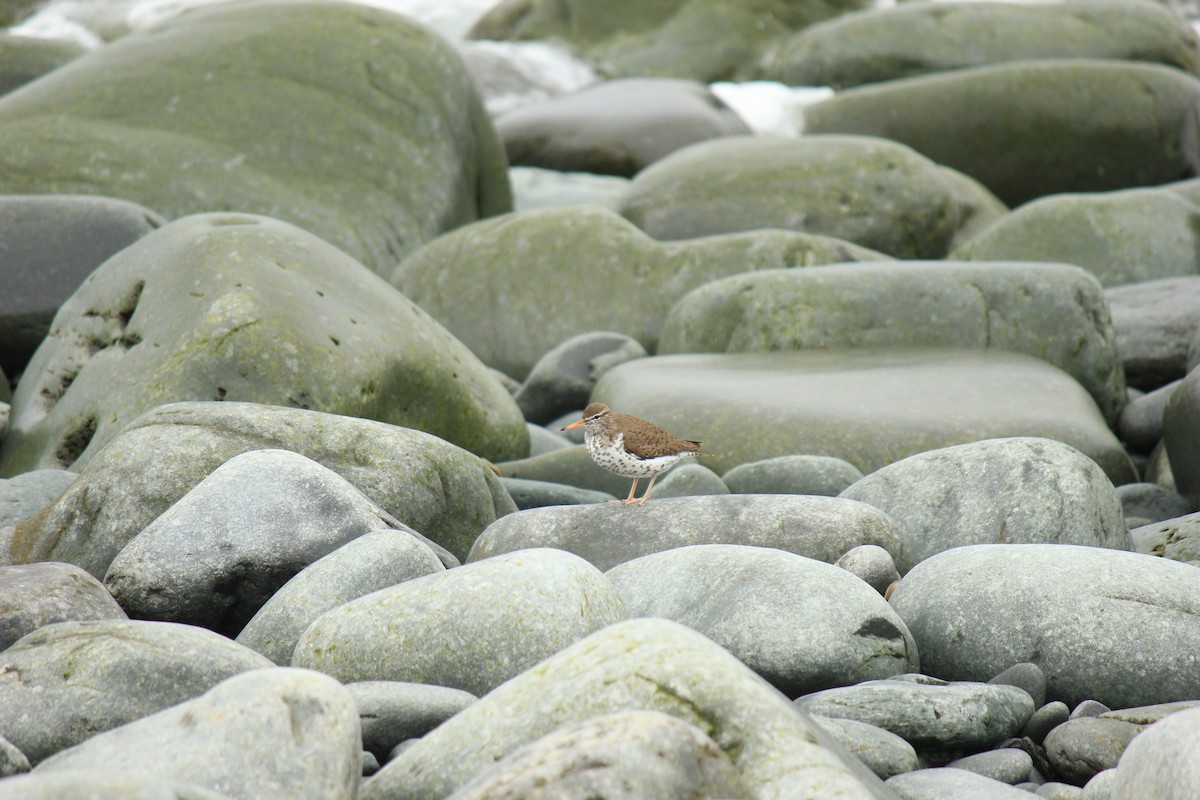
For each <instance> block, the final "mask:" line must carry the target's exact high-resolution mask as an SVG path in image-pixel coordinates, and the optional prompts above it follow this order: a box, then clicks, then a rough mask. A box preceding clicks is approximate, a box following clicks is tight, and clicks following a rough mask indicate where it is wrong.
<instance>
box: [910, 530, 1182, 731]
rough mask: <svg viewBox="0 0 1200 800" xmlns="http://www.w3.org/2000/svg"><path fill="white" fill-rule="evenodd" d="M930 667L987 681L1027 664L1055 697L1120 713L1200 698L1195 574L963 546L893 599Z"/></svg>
mask: <svg viewBox="0 0 1200 800" xmlns="http://www.w3.org/2000/svg"><path fill="white" fill-rule="evenodd" d="M891 603H892V607H893V608H895V609H896V612H897V613H898V614H899V615H900V617H901V618H902V619H903V620H904V621H905V622H906V623H907V624H908V627H909V630H910V631H912V635H913V637H914V638H915V639H916V641H917V647H918V649H919V650H920V653H921V668H922V669H923V670H924V671H926V672H928V673H929V674H931V675H935V676H938V677H940V678H945V679H951V680H972V679H974V680H984V679H987V678H990V677H991V676H993V675H995V674H996V673H997V672H999V671H1000V670H1002V669H1004V668H1006V667H1008V666H1009V665H1011V664H1014V663H1017V662H1022V661H1028V662H1032V663H1034V664H1037V665H1038V666H1039V667H1041V669H1042V672H1043V673H1045V676H1046V696H1047V697H1048V698H1050V699H1052V700H1063V701H1064V702H1066V703H1067V704H1068V705H1074V704H1076V703H1078V702H1080V701H1081V700H1084V699H1095V700H1099V701H1100V702H1102V703H1104V704H1105V705H1106V706H1108V707H1110V708H1122V707H1129V706H1138V705H1147V704H1150V703H1163V702H1170V701H1175V700H1186V699H1193V698H1196V697H1200V675H1198V674H1197V673H1196V672H1194V671H1189V670H1180V669H1178V664H1179V663H1180V659H1185V660H1186V659H1187V658H1188V657H1189V655H1190V654H1191V653H1193V652H1195V651H1196V650H1197V648H1198V647H1200V582H1197V581H1196V568H1195V567H1192V566H1189V565H1187V564H1180V563H1177V562H1174V561H1169V560H1166V559H1162V558H1155V557H1153V556H1147V555H1143V554H1141V553H1127V552H1122V551H1119V550H1106V549H1102V548H1095V547H1080V546H1077V545H1066V544H1007V545H996V544H982V545H970V546H967V547H957V548H954V549H953V550H947V551H946V552H944V553H939V554H938V555H936V556H933V557H932V558H929V559H927V560H925V561H923V562H921V563H920V564H918V565H917V566H916V567H915V568H913V570H912V571H911V572H909V573H908V574H907V575H906V576H905V577H904V579H903V580H901V581H900V585H899V586H898V587H897V588H896V590H895V592H893V593H892V597H891Z"/></svg>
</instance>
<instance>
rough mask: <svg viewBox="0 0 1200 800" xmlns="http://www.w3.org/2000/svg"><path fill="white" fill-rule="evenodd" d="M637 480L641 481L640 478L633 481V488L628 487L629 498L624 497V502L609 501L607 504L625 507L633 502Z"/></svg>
mask: <svg viewBox="0 0 1200 800" xmlns="http://www.w3.org/2000/svg"><path fill="white" fill-rule="evenodd" d="M639 480H641V478H634V479H633V486H630V487H629V497H626V498H625V499H624V500H609V501H608V502H610V503H620V504H621V505H626V506H627V505H629V504H630V503H632V502H633V493H634V492H636V491H637V484H638V481H639Z"/></svg>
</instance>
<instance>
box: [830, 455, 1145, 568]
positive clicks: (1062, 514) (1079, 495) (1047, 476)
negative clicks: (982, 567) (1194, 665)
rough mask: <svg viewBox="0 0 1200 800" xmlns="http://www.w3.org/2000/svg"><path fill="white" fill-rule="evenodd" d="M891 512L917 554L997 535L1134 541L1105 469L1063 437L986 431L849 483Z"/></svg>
mask: <svg viewBox="0 0 1200 800" xmlns="http://www.w3.org/2000/svg"><path fill="white" fill-rule="evenodd" d="M841 496H842V497H845V498H848V499H850V500H857V501H859V502H862V503H868V504H870V505H873V506H875V507H876V508H878V509H881V510H882V511H885V512H887V514H888V515H890V516H891V517H892V518H893V519H895V520H896V522H897V523H898V524H899V525H900V527H901V528H902V529H903V530H904V533H905V536H906V538H907V540H908V544H909V548H910V550H911V551H912V554H913V558H914V559H915V560H916V561H917V562H920V561H923V560H925V559H926V558H929V557H930V556H932V555H935V554H937V553H940V552H943V551H945V550H949V549H951V548H954V547H961V546H963V545H975V544H990V543H1021V544H1027V543H1056V544H1078V545H1087V546H1091V547H1110V548H1116V549H1121V550H1128V549H1130V548H1131V542H1130V539H1129V533H1128V531H1127V530H1126V528H1125V519H1124V517H1123V516H1122V512H1121V501H1120V499H1119V497H1118V496H1117V494H1116V492H1115V490H1114V489H1113V486H1112V483H1111V482H1110V481H1109V479H1108V478H1107V477H1106V476H1105V474H1104V472H1103V470H1101V469H1100V467H1099V466H1098V465H1097V464H1096V463H1095V462H1094V461H1093V460H1092V459H1090V458H1088V457H1087V456H1085V455H1084V454H1083V453H1080V452H1079V451H1078V450H1076V449H1074V448H1073V447H1071V446H1069V445H1067V444H1064V443H1062V442H1057V441H1053V440H1050V439H1040V438H1026V437H1022V438H1011V439H987V440H985V441H981V442H972V443H970V444H962V445H957V446H955V447H946V448H942V449H938V450H930V451H928V452H925V453H918V454H917V455H914V456H909V457H908V458H906V459H903V460H901V461H897V462H896V463H894V464H889V465H888V466H886V467H883V468H881V469H879V470H876V471H875V472H872V473H871V474H870V475H867V476H866V477H864V478H863V479H862V480H860V481H859V482H858V483H856V484H854V485H853V486H851V487H850V488H849V489H847V490H846V491H844V492H842V494H841Z"/></svg>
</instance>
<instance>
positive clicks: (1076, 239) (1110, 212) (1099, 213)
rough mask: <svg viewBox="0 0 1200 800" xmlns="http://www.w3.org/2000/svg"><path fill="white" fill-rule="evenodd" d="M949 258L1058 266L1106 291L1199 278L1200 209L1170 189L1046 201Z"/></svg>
mask: <svg viewBox="0 0 1200 800" xmlns="http://www.w3.org/2000/svg"><path fill="white" fill-rule="evenodd" d="M951 258H956V259H964V260H968V261H1000V260H1016V261H1059V262H1064V263H1067V264H1076V265H1078V266H1080V267H1083V268H1084V269H1086V270H1088V271H1089V272H1091V273H1092V274H1093V275H1095V276H1096V278H1097V279H1099V281H1100V283H1102V284H1104V285H1105V286H1118V285H1122V284H1130V283H1141V282H1144V281H1152V280H1158V279H1161V278H1173V277H1177V276H1183V275H1197V274H1200V206H1198V205H1195V204H1194V203H1193V202H1192V201H1189V200H1187V199H1184V197H1183V196H1181V195H1180V194H1179V193H1177V192H1174V191H1170V190H1167V189H1127V190H1124V191H1117V192H1101V193H1096V194H1083V193H1080V194H1064V195H1055V196H1053V197H1043V198H1041V199H1039V200H1034V201H1032V202H1030V203H1027V204H1026V205H1023V206H1021V207H1020V208H1018V209H1016V210H1015V211H1013V212H1011V213H1010V214H1008V215H1006V216H1004V217H1002V218H1001V219H999V220H997V221H996V222H994V223H993V224H992V225H990V226H988V227H987V228H985V229H983V230H982V231H980V232H979V233H977V234H976V235H975V236H974V237H972V238H971V239H969V240H968V241H967V242H966V243H965V244H964V245H963V246H962V247H959V248H958V249H956V250H955V251H954V252H953V253H951Z"/></svg>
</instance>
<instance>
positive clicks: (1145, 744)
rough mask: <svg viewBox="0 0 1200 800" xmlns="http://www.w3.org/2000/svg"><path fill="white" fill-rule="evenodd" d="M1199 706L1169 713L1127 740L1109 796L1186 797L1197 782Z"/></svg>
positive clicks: (1123, 799) (1122, 799)
mask: <svg viewBox="0 0 1200 800" xmlns="http://www.w3.org/2000/svg"><path fill="white" fill-rule="evenodd" d="M1198 731H1200V709H1189V710H1187V711H1180V712H1179V713H1177V714H1171V715H1170V716H1168V717H1165V718H1164V719H1163V720H1162V721H1161V722H1157V723H1155V724H1154V725H1151V726H1150V727H1148V728H1146V729H1145V730H1144V731H1142V733H1141V734H1140V735H1139V736H1138V737H1137V738H1135V739H1134V740H1133V741H1132V742H1130V743H1129V746H1128V747H1127V748H1126V749H1125V752H1124V754H1122V756H1121V761H1120V763H1119V764H1118V766H1117V769H1116V774H1115V775H1114V776H1113V778H1112V779H1111V781H1112V794H1111V797H1112V800H1134V798H1139V797H1154V798H1156V799H1157V798H1161V799H1162V800H1185V798H1187V797H1188V796H1189V795H1190V794H1191V793H1192V792H1193V790H1194V789H1195V787H1196V786H1197V785H1200V758H1198V756H1200V746H1198V745H1200V736H1198V735H1197V734H1198Z"/></svg>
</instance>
